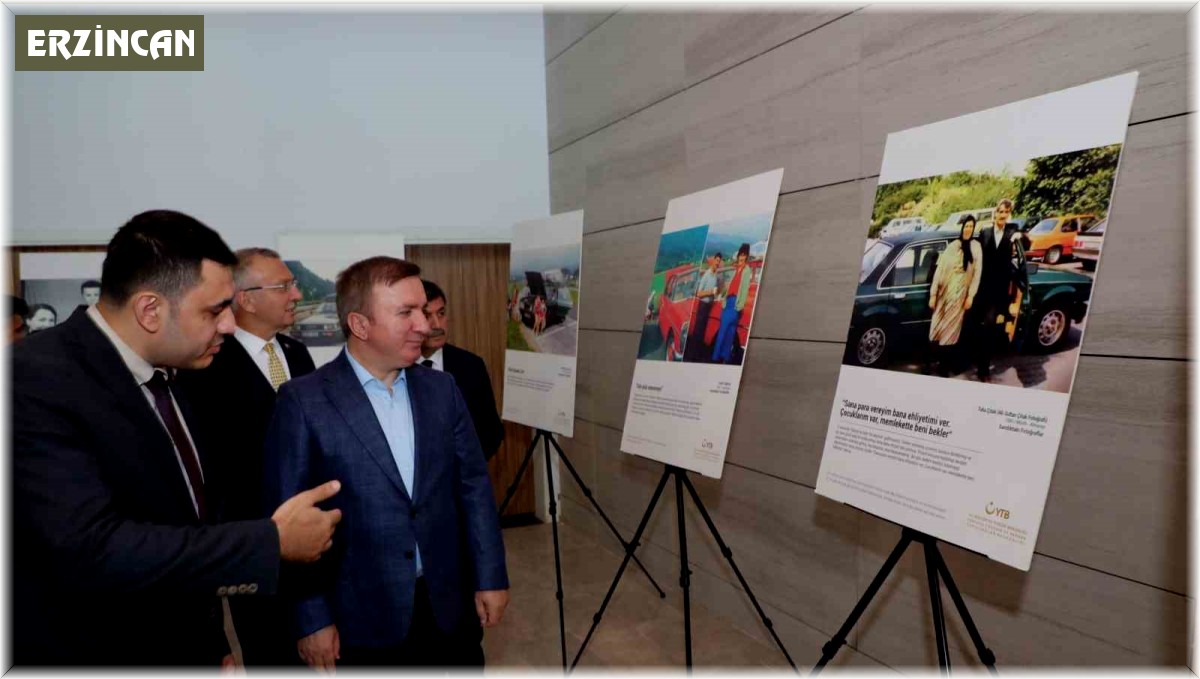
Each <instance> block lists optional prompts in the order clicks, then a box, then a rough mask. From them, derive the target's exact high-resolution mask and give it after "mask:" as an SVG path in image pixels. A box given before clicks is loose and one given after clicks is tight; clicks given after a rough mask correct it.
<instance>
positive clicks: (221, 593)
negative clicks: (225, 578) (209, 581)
mask: <svg viewBox="0 0 1200 679" xmlns="http://www.w3.org/2000/svg"><path fill="white" fill-rule="evenodd" d="M228 591H229V588H228V587H224V586H222V587H218V588H217V596H225V593H226V592H228Z"/></svg>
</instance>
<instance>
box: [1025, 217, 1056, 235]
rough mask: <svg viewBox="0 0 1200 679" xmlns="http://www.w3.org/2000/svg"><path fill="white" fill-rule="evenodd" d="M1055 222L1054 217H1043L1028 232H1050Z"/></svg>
mask: <svg viewBox="0 0 1200 679" xmlns="http://www.w3.org/2000/svg"><path fill="white" fill-rule="evenodd" d="M1057 223H1058V218H1056V217H1052V218H1050V219H1043V220H1042V221H1040V222H1038V225H1037V226H1035V227H1033V228H1032V229H1030V230H1029V233H1034V234H1037V233H1050V231H1051V230H1052V229H1053V228H1054V225H1055V224H1057Z"/></svg>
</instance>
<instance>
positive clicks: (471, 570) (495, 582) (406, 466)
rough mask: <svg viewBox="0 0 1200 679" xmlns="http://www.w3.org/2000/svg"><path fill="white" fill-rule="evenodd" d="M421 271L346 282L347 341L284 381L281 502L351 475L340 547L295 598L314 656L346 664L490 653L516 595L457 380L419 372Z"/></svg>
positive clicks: (301, 630)
mask: <svg viewBox="0 0 1200 679" xmlns="http://www.w3.org/2000/svg"><path fill="white" fill-rule="evenodd" d="M419 274H420V269H419V268H418V267H417V266H415V265H413V264H411V263H409V262H405V261H403V260H399V259H394V258H391V257H373V258H370V259H366V260H363V261H361V262H358V263H356V264H354V265H352V266H350V267H349V268H347V269H346V270H345V271H343V272H342V273H341V274H339V275H338V279H337V309H338V321H339V323H340V324H341V328H342V332H343V334H344V335H345V337H346V348H345V350H344V351H343V352H342V353H341V354H339V356H338V357H337V358H336V359H335V360H333V361H331V362H330V363H328V364H326V365H324V366H322V367H321V368H319V369H317V371H316V372H314V373H312V374H311V375H307V376H305V377H301V378H297V379H294V380H292V381H290V382H288V383H286V384H285V385H284V386H283V387H282V388H281V389H280V390H279V398H278V402H277V405H276V408H275V415H274V419H273V420H272V422H271V426H270V429H269V431H268V434H267V445H266V473H265V479H266V486H267V489H268V492H267V501H268V502H272V501H273V500H274V498H276V497H287V496H289V495H291V494H293V493H294V491H293V490H292V489H293V488H308V487H310V485H311V484H312V482H314V481H316V480H325V479H333V478H336V479H339V480H340V481H341V482H342V492H341V493H340V494H339V495H338V496H337V497H335V498H334V499H333V500H332V501H331V502H330V506H331V507H337V508H341V509H342V510H343V522H342V524H341V526H340V530H339V531H338V534H337V536H336V537H335V538H334V544H333V548H332V549H331V550H330V552H329V553H328V554H327V555H326V556H325V558H324V559H322V561H321V563H320V564H317V565H316V566H315V567H313V568H310V569H309V572H307V573H305V574H304V578H303V584H302V586H301V588H300V591H299V592H297V593H296V594H294V596H295V599H296V602H295V616H294V623H295V627H294V629H293V631H294V633H295V636H296V638H297V639H299V642H298V648H299V652H300V656H301V658H303V659H304V660H305V662H307V663H308V664H309V665H311V666H313V667H315V668H318V669H325V670H328V669H332V668H333V667H334V666H335V665H337V664H341V665H376V666H378V665H411V666H439V665H441V666H445V665H461V664H464V663H472V662H478V660H480V659H481V658H482V656H481V654H480V652H479V639H480V637H479V626H480V625H483V626H484V627H490V626H492V625H495V624H497V623H498V622H499V621H500V619H501V617H502V616H503V614H504V609H505V607H506V606H507V604H508V573H507V570H506V568H505V563H504V544H503V541H502V539H501V536H500V527H499V521H498V518H497V515H496V506H495V500H494V499H493V494H492V484H491V481H490V479H489V478H488V474H487V464H486V463H485V462H484V459H483V452H482V451H481V450H480V447H479V440H478V439H477V438H476V435H475V429H474V426H473V425H472V423H471V417H470V414H469V413H468V411H467V407H466V404H465V402H464V401H463V397H462V394H460V393H459V391H458V388H457V387H456V386H455V384H454V380H453V378H451V377H450V376H449V375H447V374H445V373H442V372H438V371H434V370H409V369H408V368H409V367H410V366H412V365H413V364H414V363H415V362H416V361H417V360H418V359H420V357H421V343H422V341H423V340H424V339H425V336H426V335H428V333H429V322H428V321H427V320H426V318H425V314H424V311H423V310H424V308H425V304H426V299H425V292H424V290H423V288H422V285H421V279H420V278H419V277H418V276H419Z"/></svg>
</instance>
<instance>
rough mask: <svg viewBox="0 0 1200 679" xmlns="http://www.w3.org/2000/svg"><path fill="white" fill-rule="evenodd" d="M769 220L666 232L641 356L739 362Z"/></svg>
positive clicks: (656, 264) (746, 338) (649, 301)
mask: <svg viewBox="0 0 1200 679" xmlns="http://www.w3.org/2000/svg"><path fill="white" fill-rule="evenodd" d="M771 217H772V215H771V214H769V213H766V214H760V215H752V216H750V217H745V218H740V219H735V220H730V221H726V222H721V223H718V224H705V225H701V226H694V227H691V228H687V229H681V230H678V231H672V232H670V233H665V234H663V235H662V238H661V239H660V240H659V243H658V255H657V256H656V258H655V261H654V278H653V279H651V282H650V294H649V297H648V298H647V300H646V311H645V314H644V316H643V321H644V325H643V327H642V338H641V342H640V344H639V346H638V358H639V359H643V360H652V361H672V362H674V361H682V362H685V363H716V364H725V365H741V364H742V361H743V359H744V357H745V354H746V343H747V342H749V340H750V321H751V320H752V319H753V318H754V302H755V300H756V299H757V298H758V287H759V279H761V278H762V267H763V262H764V261H765V258H766V256H767V236H768V235H769V234H770V232H771Z"/></svg>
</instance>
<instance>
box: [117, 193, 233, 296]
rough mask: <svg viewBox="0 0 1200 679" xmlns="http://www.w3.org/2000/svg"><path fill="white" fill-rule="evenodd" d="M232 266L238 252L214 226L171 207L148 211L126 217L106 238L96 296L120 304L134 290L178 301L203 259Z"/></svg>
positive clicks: (197, 277) (195, 277)
mask: <svg viewBox="0 0 1200 679" xmlns="http://www.w3.org/2000/svg"><path fill="white" fill-rule="evenodd" d="M206 259H208V260H212V261H214V262H216V263H217V264H223V265H225V266H230V267H231V266H233V265H235V264H237V257H236V256H235V255H234V254H233V251H232V250H230V249H229V246H228V245H226V244H225V241H223V240H221V236H219V235H218V234H217V232H216V231H213V230H212V229H210V228H208V227H207V226H205V225H204V224H202V223H200V221H199V220H197V219H195V218H194V217H189V216H188V215H185V214H183V213H182V212H175V211H174V210H150V211H149V212H143V213H141V214H139V215H137V216H135V217H134V218H133V219H130V220H129V221H128V222H126V223H125V225H124V226H122V227H121V228H120V229H118V230H117V234H116V235H115V236H113V238H112V240H111V241H109V242H108V253H107V255H105V257H104V268H103V270H102V272H101V275H100V296H101V298H103V299H104V300H105V301H107V302H109V303H111V304H116V305H121V304H124V303H125V302H127V301H129V298H130V297H131V296H132V295H133V293H135V292H137V291H138V290H145V289H148V290H154V291H155V292H157V293H159V294H161V295H163V296H165V297H166V298H167V300H168V301H172V302H174V301H178V300H179V298H180V297H182V296H183V294H184V293H185V292H186V291H187V290H188V289H190V288H192V287H193V286H195V285H196V284H197V283H198V282H199V281H200V267H201V262H202V261H203V260H206Z"/></svg>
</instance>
